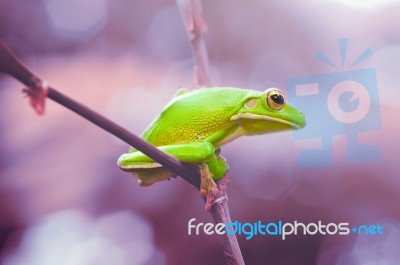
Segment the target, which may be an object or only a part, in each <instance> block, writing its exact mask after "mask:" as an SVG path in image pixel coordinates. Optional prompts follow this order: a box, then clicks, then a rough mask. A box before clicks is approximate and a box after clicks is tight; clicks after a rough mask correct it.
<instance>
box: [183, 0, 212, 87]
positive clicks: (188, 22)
mask: <svg viewBox="0 0 400 265" xmlns="http://www.w3.org/2000/svg"><path fill="white" fill-rule="evenodd" d="M176 2H177V3H178V7H179V10H180V12H181V16H182V19H183V23H184V24H185V26H186V31H187V34H188V37H189V40H190V44H191V45H192V51H193V55H194V60H195V66H194V80H195V84H196V86H197V87H202V86H205V87H206V86H211V78H210V74H209V70H208V55H207V47H206V44H205V41H204V34H205V33H206V32H207V24H206V22H205V20H204V18H203V8H202V5H201V0H176Z"/></svg>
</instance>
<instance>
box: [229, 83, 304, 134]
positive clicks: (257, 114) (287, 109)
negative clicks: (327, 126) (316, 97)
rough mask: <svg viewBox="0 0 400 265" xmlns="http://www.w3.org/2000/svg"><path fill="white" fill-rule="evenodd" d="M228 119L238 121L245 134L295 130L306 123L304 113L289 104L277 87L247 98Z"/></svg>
mask: <svg viewBox="0 0 400 265" xmlns="http://www.w3.org/2000/svg"><path fill="white" fill-rule="evenodd" d="M230 120H231V121H236V122H238V123H239V124H240V126H241V127H242V128H243V130H244V134H247V135H252V134H264V133H269V132H277V131H287V130H296V129H300V128H303V127H304V126H305V125H306V118H305V116H304V114H303V113H301V112H300V111H299V110H298V109H296V108H295V107H293V106H291V105H289V104H288V103H287V102H286V99H285V95H284V94H283V92H282V91H281V90H279V89H277V88H270V89H267V90H266V91H264V92H262V93H261V94H260V95H258V96H251V97H249V98H247V99H246V100H245V101H244V102H243V106H242V107H241V108H240V110H239V111H238V112H237V113H236V114H235V115H233V116H232V117H231V119H230Z"/></svg>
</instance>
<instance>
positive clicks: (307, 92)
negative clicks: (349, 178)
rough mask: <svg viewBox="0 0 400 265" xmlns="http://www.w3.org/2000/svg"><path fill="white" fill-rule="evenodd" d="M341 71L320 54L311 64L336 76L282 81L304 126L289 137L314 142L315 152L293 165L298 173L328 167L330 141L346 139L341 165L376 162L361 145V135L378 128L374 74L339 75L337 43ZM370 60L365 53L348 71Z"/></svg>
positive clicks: (372, 149) (371, 150)
mask: <svg viewBox="0 0 400 265" xmlns="http://www.w3.org/2000/svg"><path fill="white" fill-rule="evenodd" d="M339 48H340V54H341V59H342V70H340V69H339V67H337V66H336V65H335V64H334V63H332V61H331V60H330V59H329V58H328V57H327V56H325V55H324V54H323V53H322V52H320V51H318V52H317V53H316V57H317V59H319V60H321V61H322V62H324V63H326V64H328V65H330V66H333V67H335V68H336V69H338V71H336V72H332V73H323V74H316V75H312V76H304V77H294V78H290V79H288V80H287V83H286V89H287V94H288V98H289V101H290V102H291V103H292V104H293V105H295V106H297V107H298V108H299V109H301V110H302V111H303V112H304V114H305V115H306V117H307V126H306V127H305V128H304V129H302V130H300V131H294V132H293V137H294V138H295V139H312V138H319V139H320V140H321V146H320V147H318V148H313V149H309V150H306V151H304V152H303V153H301V154H300V157H299V162H300V165H301V166H304V167H326V166H330V165H332V163H333V157H332V147H333V136H335V135H346V136H347V161H349V162H377V161H379V160H380V150H379V149H378V148H377V147H376V146H373V145H370V144H365V143H363V144H361V143H359V141H358V136H359V134H360V133H362V132H366V131H373V130H378V129H380V128H381V127H382V121H381V115H380V109H379V98H378V87H377V79H376V72H375V69H373V68H366V69H357V70H351V69H350V70H343V68H344V67H345V59H346V48H347V39H339ZM371 55H372V51H371V50H370V49H367V50H365V51H364V52H363V53H362V54H361V55H360V56H359V57H358V58H357V59H356V60H355V61H354V62H353V63H352V64H351V65H350V68H352V67H353V66H354V65H356V64H358V63H360V62H362V61H363V60H365V59H366V58H368V57H370V56H371Z"/></svg>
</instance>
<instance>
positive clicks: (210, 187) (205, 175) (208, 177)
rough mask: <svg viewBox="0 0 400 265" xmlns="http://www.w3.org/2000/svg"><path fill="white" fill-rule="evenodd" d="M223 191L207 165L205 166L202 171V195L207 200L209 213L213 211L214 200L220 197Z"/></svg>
mask: <svg viewBox="0 0 400 265" xmlns="http://www.w3.org/2000/svg"><path fill="white" fill-rule="evenodd" d="M220 194H221V191H220V190H219V188H218V186H217V184H216V183H215V181H214V180H213V178H212V174H211V173H210V171H209V170H208V167H207V165H205V164H204V165H203V166H202V167H201V169H200V195H201V196H202V197H203V198H205V200H206V205H205V209H206V211H207V212H209V211H210V210H211V205H212V204H213V202H214V199H215V198H217V197H218V196H220Z"/></svg>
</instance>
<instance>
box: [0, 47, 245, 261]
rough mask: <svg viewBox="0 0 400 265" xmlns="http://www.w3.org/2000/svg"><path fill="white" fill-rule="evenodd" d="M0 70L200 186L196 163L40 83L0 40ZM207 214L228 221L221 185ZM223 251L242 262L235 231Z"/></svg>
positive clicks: (217, 220)
mask: <svg viewBox="0 0 400 265" xmlns="http://www.w3.org/2000/svg"><path fill="white" fill-rule="evenodd" d="M0 72H4V73H7V74H9V75H11V76H13V77H14V78H16V79H17V80H19V81H20V82H21V83H23V84H25V85H26V86H27V87H28V88H29V89H31V90H32V91H33V92H38V91H40V90H43V89H45V90H46V92H47V94H46V95H47V97H48V98H50V99H52V100H54V101H55V102H57V103H59V104H61V105H62V106H64V107H66V108H68V109H70V110H71V111H73V112H75V113H77V114H78V115H80V116H82V117H83V118H85V119H87V120H88V121H90V122H92V123H94V124H96V125H97V126H99V127H100V128H102V129H104V130H105V131H107V132H109V133H111V134H113V135H114V136H116V137H118V138H119V139H121V140H122V141H124V142H126V143H127V144H129V145H131V146H133V147H134V148H136V149H137V150H139V151H141V152H143V153H144V154H146V155H147V156H149V157H151V158H152V159H153V160H154V161H156V162H158V163H160V164H161V165H162V166H164V167H165V168H167V169H169V170H170V171H171V172H173V173H174V174H175V175H177V176H180V177H182V178H183V179H185V180H186V181H187V182H189V183H190V184H192V185H193V186H195V187H196V188H197V189H199V187H200V174H199V170H198V168H197V167H195V166H192V165H190V164H183V163H181V162H180V161H178V160H177V159H175V158H173V157H171V156H169V155H167V154H166V153H164V152H162V151H161V150H159V149H158V148H156V147H154V146H152V145H151V144H149V143H147V142H145V141H144V140H142V139H141V138H139V137H138V136H136V135H135V134H132V133H130V132H129V131H127V130H126V129H124V128H123V127H121V126H119V125H118V124H116V123H115V122H113V121H111V120H109V119H107V118H105V117H104V116H102V115H100V114H98V113H97V112H95V111H93V110H91V109H89V108H88V107H86V106H84V105H83V104H81V103H79V102H77V101H75V100H73V99H71V98H69V97H67V96H65V95H63V94H62V93H60V92H58V91H57V90H55V89H54V88H52V87H48V86H46V87H44V86H45V85H44V84H45V83H44V82H43V80H42V79H41V78H39V77H38V76H36V75H35V74H33V73H32V72H31V71H30V70H29V69H28V68H27V67H26V66H25V65H24V64H22V63H21V62H20V61H19V60H18V59H17V58H16V57H15V56H14V55H13V54H12V53H11V51H10V50H9V49H7V48H6V47H5V46H4V45H3V44H2V43H1V42H0ZM211 214H212V217H213V219H214V222H215V223H224V224H227V223H229V222H230V221H231V220H230V216H229V209H228V204H227V197H226V192H225V189H222V192H219V194H218V195H217V196H216V197H214V198H213V202H212V206H211ZM221 240H222V246H223V249H224V254H225V257H226V259H227V262H228V264H229V265H241V264H244V261H243V257H242V254H241V252H240V248H239V245H238V242H237V239H236V236H235V235H229V234H228V233H225V234H224V235H222V236H221Z"/></svg>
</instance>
